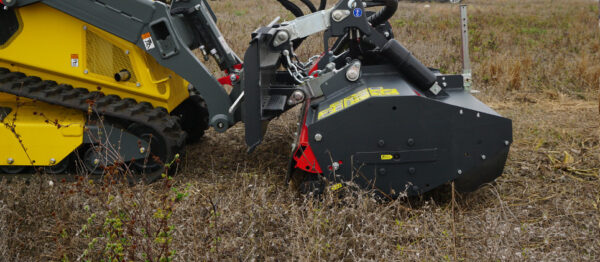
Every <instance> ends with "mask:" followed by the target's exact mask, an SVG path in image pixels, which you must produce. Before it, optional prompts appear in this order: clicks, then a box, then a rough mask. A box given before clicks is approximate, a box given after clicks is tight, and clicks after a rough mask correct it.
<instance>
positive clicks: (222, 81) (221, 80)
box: [0, 0, 244, 86]
mask: <svg viewBox="0 0 600 262" xmlns="http://www.w3.org/2000/svg"><path fill="white" fill-rule="evenodd" d="M0 1H2V0H0ZM243 66H244V65H242V64H237V65H234V66H233V68H234V69H237V70H242V67H243ZM224 72H225V74H227V76H224V77H221V78H219V79H218V81H219V83H220V84H221V85H230V86H232V85H233V82H232V81H231V76H229V70H225V71H224ZM238 80H240V76H239V75H235V81H238Z"/></svg>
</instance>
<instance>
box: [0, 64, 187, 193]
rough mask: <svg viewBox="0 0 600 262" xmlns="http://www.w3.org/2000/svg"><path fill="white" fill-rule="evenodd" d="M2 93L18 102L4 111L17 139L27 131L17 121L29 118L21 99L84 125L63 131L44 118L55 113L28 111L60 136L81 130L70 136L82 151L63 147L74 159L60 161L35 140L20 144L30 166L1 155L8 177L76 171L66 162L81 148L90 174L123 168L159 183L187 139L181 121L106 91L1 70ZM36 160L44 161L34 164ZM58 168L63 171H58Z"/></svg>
mask: <svg viewBox="0 0 600 262" xmlns="http://www.w3.org/2000/svg"><path fill="white" fill-rule="evenodd" d="M0 92H2V93H5V94H11V95H13V96H14V101H13V102H12V103H8V104H7V103H5V105H6V107H4V108H9V110H10V111H11V113H8V114H6V117H5V118H7V119H5V121H4V123H5V125H6V126H5V127H6V128H7V129H8V130H10V132H12V133H13V134H12V135H14V136H17V137H20V136H23V135H22V134H20V131H21V129H22V128H21V126H20V125H19V124H20V123H19V122H18V120H19V119H20V118H23V117H27V116H24V115H21V114H19V115H17V113H18V112H19V109H20V108H19V107H21V106H23V103H22V102H20V101H23V99H22V98H25V99H30V100H31V102H30V103H36V102H43V103H47V104H51V105H56V106H58V107H54V108H49V110H63V111H64V110H71V111H72V110H76V111H79V112H80V117H81V120H84V121H83V122H79V123H76V124H77V125H78V126H77V127H72V126H70V125H63V122H62V121H64V119H61V121H59V120H57V119H47V118H45V117H44V116H45V115H50V114H51V113H49V112H44V108H41V107H39V106H37V111H33V112H28V111H26V113H29V114H33V115H37V116H41V118H39V119H41V120H38V123H37V124H38V125H45V126H49V127H51V128H52V129H58V130H62V129H67V128H75V129H79V132H77V131H75V134H71V136H72V137H76V139H79V140H80V142H82V143H83V145H82V146H80V144H81V143H75V144H73V145H74V146H75V147H74V148H70V149H69V147H67V146H66V145H62V148H63V150H64V149H66V150H68V151H69V154H67V155H63V156H60V157H57V156H55V154H56V151H57V150H58V149H59V148H58V147H57V148H52V147H51V148H44V143H41V144H28V143H29V141H31V138H30V139H19V143H21V144H20V146H21V147H22V148H23V151H24V153H25V154H26V155H27V157H26V158H25V161H27V162H23V161H24V160H23V158H17V157H14V156H11V155H10V153H9V151H5V150H2V151H0V154H1V155H2V156H0V158H1V159H3V161H2V163H1V164H0V171H2V172H5V173H9V174H14V173H20V172H32V170H31V169H29V168H25V167H43V168H46V169H48V170H50V171H51V173H56V172H64V171H67V170H68V168H70V167H71V166H70V165H68V164H69V163H67V164H65V163H63V161H66V162H69V161H71V160H72V159H73V157H75V156H72V155H71V154H75V153H76V152H74V151H73V150H75V149H77V148H78V147H79V149H80V150H81V151H82V152H81V153H80V155H79V157H80V158H81V160H82V163H84V167H85V168H86V169H87V171H88V172H90V173H92V174H102V172H103V171H104V168H105V167H108V166H111V165H114V163H121V164H123V165H125V166H127V167H129V168H131V169H132V170H133V171H135V172H137V173H146V177H145V179H146V180H147V181H154V180H156V179H158V178H160V174H161V172H162V165H161V164H162V163H167V162H168V161H171V160H172V159H173V157H174V156H175V155H176V154H179V153H180V152H181V150H182V148H183V145H184V143H185V138H186V135H185V132H184V131H183V130H182V129H181V127H180V124H179V120H178V117H176V116H171V115H169V114H168V113H167V112H166V111H165V110H164V109H161V108H154V107H152V105H150V104H149V103H145V102H141V103H137V102H136V101H135V100H133V99H121V98H120V97H118V96H116V95H104V94H103V93H102V89H101V88H99V90H98V91H94V92H89V91H88V90H87V89H84V88H74V87H72V86H70V85H65V84H57V83H56V82H54V81H49V80H42V79H40V78H38V77H35V76H26V75H25V74H22V73H19V72H10V71H9V70H8V69H5V68H0ZM23 113H25V112H23ZM11 117H13V119H11ZM44 139H45V140H48V139H50V140H51V139H53V138H48V137H46V138H44ZM28 151H29V152H30V153H28ZM34 151H35V152H34ZM39 151H41V152H39ZM71 151H73V152H71ZM13 153H14V152H13ZM33 155H36V156H39V157H35V158H32V156H33ZM19 160H20V161H19ZM16 161H19V162H16ZM54 166H58V168H54V169H53V168H52V167H54Z"/></svg>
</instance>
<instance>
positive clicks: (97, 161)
mask: <svg viewBox="0 0 600 262" xmlns="http://www.w3.org/2000/svg"><path fill="white" fill-rule="evenodd" d="M93 163H94V165H95V166H97V165H98V164H100V159H98V158H96V159H94V162H93Z"/></svg>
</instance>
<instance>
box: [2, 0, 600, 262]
mask: <svg viewBox="0 0 600 262" xmlns="http://www.w3.org/2000/svg"><path fill="white" fill-rule="evenodd" d="M297 2H299V1H297ZM210 3H211V4H212V5H213V8H214V9H215V12H216V13H217V16H218V17H219V19H220V20H219V26H220V27H221V30H222V31H223V33H224V34H225V36H226V38H227V39H228V41H229V42H230V44H231V46H232V47H233V48H234V50H235V51H236V52H237V53H238V54H240V55H241V54H243V52H244V50H245V48H246V47H247V45H248V42H249V40H250V33H251V32H252V31H253V30H254V29H255V28H257V27H259V26H261V25H266V24H267V23H268V22H269V21H271V20H272V19H273V18H274V17H275V16H278V15H280V16H282V18H284V19H291V18H292V16H291V14H289V12H286V11H285V10H284V9H283V8H282V7H280V6H279V5H278V3H277V2H276V1H275V0H251V1H246V0H220V1H210ZM467 3H468V4H469V19H470V21H469V22H470V36H471V51H472V54H471V56H472V62H473V69H474V74H473V77H474V88H475V89H477V90H479V91H481V93H479V94H477V95H476V96H477V97H478V98H480V99H481V100H482V101H484V102H485V103H487V104H489V105H490V106H491V107H492V108H494V109H495V110H497V111H498V112H500V113H501V114H502V115H504V116H506V117H508V118H511V119H512V120H513V126H514V144H513V146H512V147H511V153H510V155H509V160H508V163H507V166H506V168H505V170H504V174H503V176H502V177H500V178H499V179H498V180H497V181H496V182H495V183H493V184H490V185H486V186H484V187H483V188H481V189H479V190H478V191H476V192H473V193H469V194H457V195H456V197H455V200H454V201H453V200H452V197H451V190H449V189H448V188H445V189H441V190H438V191H437V192H433V193H430V194H426V195H424V196H422V197H421V198H415V199H399V200H396V201H389V202H381V201H378V200H377V199H376V198H373V197H372V196H371V195H370V194H369V193H368V192H356V191H353V190H348V191H345V192H342V193H341V194H337V195H333V194H326V195H324V196H323V198H322V199H321V200H318V201H317V200H312V199H310V198H307V197H305V196H301V195H298V194H297V193H296V192H295V191H294V190H291V189H289V188H288V187H287V186H286V185H285V173H286V164H287V159H288V155H289V153H290V149H291V148H290V144H291V143H292V137H293V132H294V131H295V121H296V115H297V112H296V111H295V110H292V111H291V112H289V113H286V114H285V115H283V116H282V117H281V118H280V119H277V120H275V121H273V122H272V123H271V126H270V128H269V131H268V132H267V134H266V135H265V138H266V139H265V141H264V142H263V144H262V145H261V146H260V147H259V148H258V149H257V151H256V152H255V153H253V154H251V155H248V154H246V153H245V150H246V147H245V145H244V142H243V125H242V124H238V125H237V126H235V127H234V128H232V129H231V130H229V131H228V132H226V133H224V134H219V133H216V132H214V131H210V132H208V133H207V134H206V136H205V138H204V139H203V140H202V141H201V142H200V143H198V144H195V145H192V146H190V147H188V150H187V154H186V156H185V161H184V162H183V163H185V164H184V166H182V167H180V168H179V169H178V170H177V175H176V176H174V177H173V178H172V179H168V180H167V179H163V180H162V181H159V182H157V183H154V184H151V185H138V186H134V187H129V186H125V185H120V184H111V183H103V184H99V183H91V182H89V181H88V180H87V178H85V177H82V178H78V179H77V181H76V182H62V181H60V180H57V179H55V178H53V177H51V176H46V175H40V176H39V177H36V178H33V179H31V180H30V181H28V182H25V181H20V180H17V181H12V182H10V183H9V182H7V181H2V182H0V260H4V261H46V260H52V261H56V260H63V261H87V260H89V261H100V260H102V259H103V260H104V261H108V260H112V261H116V260H113V259H117V260H119V261H120V260H148V261H168V260H171V259H173V260H175V261H218V260H236V261H246V260H249V261H283V260H300V261H318V260H348V261H354V260H368V261H370V260H375V261H599V260H600V171H599V167H600V131H599V130H600V128H599V127H600V116H599V112H598V110H599V108H598V96H599V93H598V87H599V86H600V83H599V79H600V41H598V39H599V34H598V33H599V32H600V29H599V28H598V20H597V16H598V3H597V1H589V0H526V1H519V0H469V1H467ZM426 4H429V5H430V7H425V5H426ZM390 21H391V23H392V24H393V26H394V33H395V35H396V39H398V40H399V41H400V42H401V43H403V44H404V45H405V46H406V47H407V48H408V49H409V50H411V51H412V52H413V53H414V54H415V55H416V56H417V57H418V58H419V59H421V60H422V61H423V62H424V63H425V64H426V65H428V66H431V67H437V68H440V69H441V70H442V71H443V72H447V73H455V72H460V70H461V64H460V50H459V46H460V35H459V34H460V31H459V10H458V6H457V5H450V4H439V3H410V2H402V3H401V5H400V8H399V11H398V13H397V14H396V15H395V17H394V18H393V19H391V20H390ZM321 48H322V47H321V43H320V39H319V38H317V37H315V38H314V39H310V40H308V41H305V43H304V45H303V46H302V48H301V50H300V51H299V52H298V53H299V54H300V55H301V56H302V57H304V58H307V57H309V56H310V55H313V54H317V53H319V52H321V51H322V50H321ZM211 68H212V69H213V70H214V68H215V67H214V65H211ZM216 74H217V75H219V73H216ZM399 121H401V120H399ZM161 257H162V259H161Z"/></svg>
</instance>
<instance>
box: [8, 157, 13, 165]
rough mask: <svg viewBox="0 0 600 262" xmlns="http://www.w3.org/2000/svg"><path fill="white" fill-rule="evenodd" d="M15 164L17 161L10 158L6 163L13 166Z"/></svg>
mask: <svg viewBox="0 0 600 262" xmlns="http://www.w3.org/2000/svg"><path fill="white" fill-rule="evenodd" d="M14 162H15V160H14V159H13V158H12V157H9V158H8V159H6V163H8V164H9V165H12V164H13V163H14Z"/></svg>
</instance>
